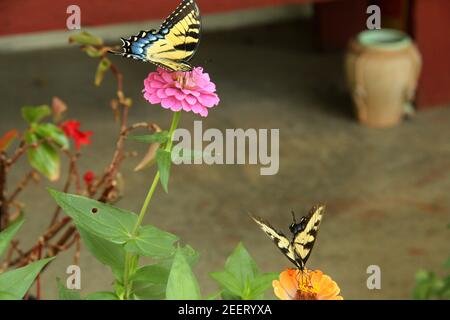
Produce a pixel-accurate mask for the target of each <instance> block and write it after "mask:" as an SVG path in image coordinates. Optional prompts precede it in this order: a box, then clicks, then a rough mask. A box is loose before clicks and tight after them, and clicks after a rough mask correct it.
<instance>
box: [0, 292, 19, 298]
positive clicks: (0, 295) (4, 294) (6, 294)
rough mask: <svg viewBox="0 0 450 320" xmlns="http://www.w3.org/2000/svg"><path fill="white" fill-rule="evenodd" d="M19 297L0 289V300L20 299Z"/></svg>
mask: <svg viewBox="0 0 450 320" xmlns="http://www.w3.org/2000/svg"><path fill="white" fill-rule="evenodd" d="M20 299H21V298H19V297H16V296H15V295H13V294H11V293H9V292H4V291H0V300H20Z"/></svg>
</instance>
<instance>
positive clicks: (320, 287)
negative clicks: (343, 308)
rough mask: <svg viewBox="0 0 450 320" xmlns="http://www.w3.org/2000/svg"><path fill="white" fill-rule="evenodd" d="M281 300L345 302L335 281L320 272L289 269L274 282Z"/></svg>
mask: <svg viewBox="0 0 450 320" xmlns="http://www.w3.org/2000/svg"><path fill="white" fill-rule="evenodd" d="M272 285H273V289H274V293H275V295H276V296H277V297H278V299H280V300H343V299H344V298H343V297H342V296H339V292H340V289H339V287H338V285H337V283H336V282H335V281H333V279H331V278H330V277H329V276H327V275H325V274H323V272H322V271H320V270H314V271H312V270H306V269H305V270H303V271H301V270H297V269H287V270H285V271H283V272H282V273H280V280H279V281H278V280H274V281H273V282H272Z"/></svg>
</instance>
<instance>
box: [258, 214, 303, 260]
mask: <svg viewBox="0 0 450 320" xmlns="http://www.w3.org/2000/svg"><path fill="white" fill-rule="evenodd" d="M250 217H251V218H252V219H253V220H254V221H255V222H256V223H257V224H258V225H259V227H260V228H261V229H262V231H264V232H265V233H266V234H267V235H268V236H269V238H270V239H272V241H273V242H274V243H275V245H276V246H277V247H278V249H280V250H281V252H283V254H284V255H285V256H286V257H287V258H288V259H289V260H290V261H291V262H292V263H294V264H295V265H297V266H299V265H298V263H297V261H296V256H295V252H294V248H293V246H292V244H291V241H289V239H288V238H286V236H285V235H284V234H283V233H282V232H280V231H277V230H276V229H275V228H273V227H272V226H271V225H270V224H269V223H268V222H266V221H264V220H262V219H260V218H256V217H253V216H250Z"/></svg>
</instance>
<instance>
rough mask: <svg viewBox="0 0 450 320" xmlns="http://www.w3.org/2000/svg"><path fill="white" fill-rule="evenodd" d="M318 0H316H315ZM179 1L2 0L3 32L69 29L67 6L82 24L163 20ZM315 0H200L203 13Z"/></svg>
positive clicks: (1, 27)
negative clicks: (73, 7)
mask: <svg viewBox="0 0 450 320" xmlns="http://www.w3.org/2000/svg"><path fill="white" fill-rule="evenodd" d="M316 1H317V0H316ZM179 2H180V0H123V1H118V0H1V1H0V13H1V19H0V35H7V34H17V33H26V32H34V31H44V30H58V29H65V28H66V19H67V17H68V14H67V13H66V10H67V7H68V6H69V5H71V4H76V5H78V6H79V7H80V8H81V23H82V26H83V25H84V26H96V25H103V24H112V23H123V22H130V21H142V20H150V19H164V18H165V17H166V16H167V15H168V14H169V13H170V12H172V11H173V10H174V9H175V8H176V6H177V5H178V3H179ZM299 2H313V0H309V1H308V0H197V3H198V5H199V7H200V9H201V10H202V12H203V13H211V12H222V11H229V10H235V9H246V8H251V7H261V6H270V5H276V4H284V3H299Z"/></svg>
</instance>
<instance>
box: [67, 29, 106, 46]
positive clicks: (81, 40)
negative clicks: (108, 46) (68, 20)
mask: <svg viewBox="0 0 450 320" xmlns="http://www.w3.org/2000/svg"><path fill="white" fill-rule="evenodd" d="M69 42H70V43H72V42H75V43H78V44H84V45H94V46H100V45H102V44H103V40H102V39H101V38H99V37H96V36H94V35H92V34H90V33H88V32H80V33H77V34H74V35H72V36H70V37H69Z"/></svg>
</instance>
